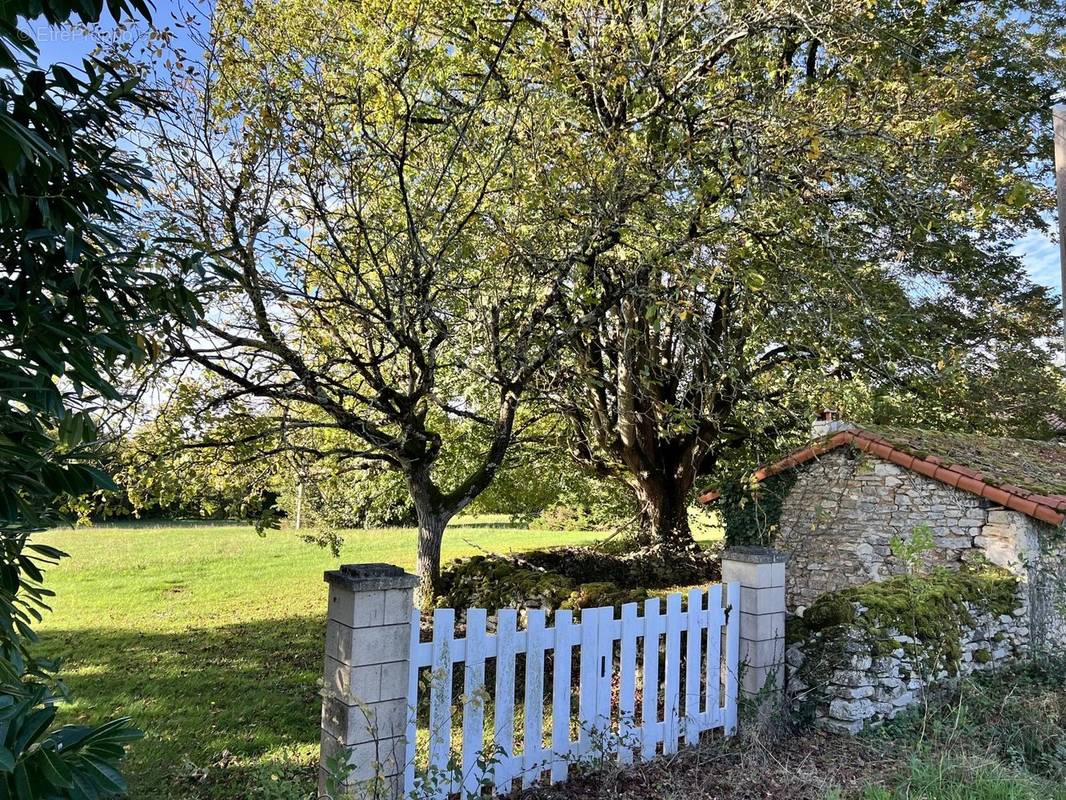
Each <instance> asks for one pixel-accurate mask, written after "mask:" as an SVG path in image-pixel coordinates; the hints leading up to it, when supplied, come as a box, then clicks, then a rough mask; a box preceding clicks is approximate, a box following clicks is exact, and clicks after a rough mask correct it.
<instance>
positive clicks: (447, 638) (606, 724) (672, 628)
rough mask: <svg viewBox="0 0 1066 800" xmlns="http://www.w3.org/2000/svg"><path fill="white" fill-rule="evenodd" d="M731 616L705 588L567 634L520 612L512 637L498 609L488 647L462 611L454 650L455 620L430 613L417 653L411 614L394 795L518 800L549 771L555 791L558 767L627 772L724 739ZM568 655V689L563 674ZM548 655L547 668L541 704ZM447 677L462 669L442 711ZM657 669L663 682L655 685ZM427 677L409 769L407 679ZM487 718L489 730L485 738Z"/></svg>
mask: <svg viewBox="0 0 1066 800" xmlns="http://www.w3.org/2000/svg"><path fill="white" fill-rule="evenodd" d="M723 600H724V602H723ZM739 608H740V586H739V584H736V583H729V584H725V585H724V586H723V585H721V584H714V585H712V586H709V587H707V588H706V589H693V590H692V591H690V592H689V593H688V596H687V602H684V599H683V597H682V595H680V594H672V595H669V596H668V597H667V598H666V604H665V613H661V612H660V601H659V600H658V599H650V600H647V601H645V603H644V613H643V615H641V614H639V613H638V612H639V606H638V604H637V603H628V604H626V605H624V606H622V609H621V617H620V618H616V617H615V609H614V608H613V607H605V608H592V609H584V610H583V611H581V612H580V622H575V621H574V618H573V612H571V611H565V610H564V611H556V612H555V619H554V625H553V626H552V627H546V625H545V614H544V611H543V610H540V609H530V610H528V611H527V612H526V615H525V616H526V619H525V627H524V628H523V629H519V628H518V612H517V611H516V610H515V609H501V610H500V611H499V612H498V614H497V617H496V630H495V633H491V634H490V633H487V632H486V623H487V621H488V618H487V614H486V612H485V610H484V609H479V608H472V609H469V610H468V611H467V612H466V636H465V638H461V639H458V638H455V610H454V609H450V608H445V609H437V610H436V611H435V612H434V614H433V640H432V641H430V642H421V641H419V639H420V636H419V622H420V618H419V613H418V611H417V610H416V611H415V612H414V613H413V614H412V616H411V674H410V681H409V684H408V705H409V708H410V711H409V715H408V720H407V736H406V742H407V753H406V771H405V775H404V794H405V795H410V794H412V793H413V794H416V795H418V796H420V797H428V798H443V797H446V796H447V795H448V794H450V793H454V792H457V791H462V794H463V795H464V796H466V797H469V796H471V795H478V794H481V791H482V787H483V785H484V783H485V782H491V784H492V787H493V789H494V791H495V792H496V793H498V794H506V793H508V792H510V791H511V790H512V788H513V787H514V782H515V781H520V782H521V785H522V786H523V787H528V786H530V785H532V784H533V783H534V782H535V781H537V780H539V779H540V778H542V777H543V776H544V774H545V773H549V772H550V776H551V780H552V781H553V782H556V781H561V780H565V779H566V776H567V772H568V769H569V766H570V764H572V763H574V762H575V761H580V760H582V759H590V758H604V757H608V756H610V757H615V758H618V759H619V760H620V761H621V762H623V763H629V762H631V761H632V760H633V759H634V758H650V757H651V756H654V755H655V754H656V753H658V752H659V748H660V745H661V748H662V752H663V753H673V752H676V751H677V748H678V745H679V742H680V741H681V740H682V739H684V741H685V742H686V743H688V744H694V743H695V742H696V741H698V739H699V736H700V734H701V733H702V732H704V731H706V730H710V729H712V728H723V729H724V732H725V733H726V734H727V735H728V734H731V733H733V732H734V731H735V729H736V722H737V690H738V681H737V672H738V648H739V624H740V613H739ZM664 639H665V645H664V642H663V640H664ZM683 639H684V646H682V640H683ZM616 644H617V646H616ZM575 649H577V650H578V651H579V661H578V663H579V668H578V675H577V676H574V675H572V671H573V668H572V665H573V660H574V654H573V651H574V650H575ZM549 651H550V652H552V653H553V655H554V658H553V659H552V666H551V684H552V685H551V687H550V695H549V696H547V697H546V696H545V677H546V669H545V666H546V665H545V655H546V654H547V653H548V652H549ZM638 651H639V653H640V658H639V665H638ZM521 654H524V655H523V658H522V661H523V664H524V675H525V686H524V694H523V695H522V698H523V700H524V702H523V707H522V711H523V720H522V736H521V741H522V747H521V749H520V750H516V747H515V744H516V742H515V739H516V736H515V724H514V723H515V689H516V687H515V680H516V665H517V663H518V662H519V655H521ZM661 659H662V663H660V660H661ZM491 661H494V662H495V686H494V687H492V688H490V687H487V686H486V685H485V684H486V679H485V676H486V662H491ZM458 664H462V665H464V666H463V691H462V696H461V698H453V669H454V668H455V666H456V665H458ZM427 668H428V669H427ZM660 668H662V669H663V670H664V673H665V674H664V675H663V678H664V680H662V681H660ZM426 672H428V673H429V675H430V679H429V681H428V692H429V719H428V729H426V730H424V731H423V741H425V740H426V738H427V737H428V763H424V764H423V765H422V766H421V767H419V765H418V764H417V761H416V754H417V747H418V744H417V743H418V733H419V730H418V727H419V726H418V714H417V709H418V707H419V700H420V693H422V694H424V693H425V691H426V689H427V686H425V685H423V684H424V683H425V682H424V681H423V682H420V681H419V676H420V675H425V674H426ZM575 677H576V678H577V681H576V687H575V685H574V683H575V682H574V678H575ZM660 686H661V691H660ZM575 695H576V698H577V713H576V717H575V715H574V714H573V713H572V700H573V698H574V697H575ZM459 699H462V712H461V713H462V720H461V722H462V729H461V739H462V741H461V742H460V743H457V745H458V746H457V747H456V748H455V750H456V751H458V753H460V754H461V755H459V756H458V757H457V758H453V745H452V728H453V722H454V723H455V724H456V725H458V720H453V713H454V709H453V702H454V701H457V700H459ZM638 699H639V703H638ZM487 711H491V715H490V719H491V722H492V724H491V728H490V729H489V730H488V731H486V725H485V723H486V712H487ZM546 712H547V713H546ZM546 716H547V717H548V719H547V725H548V727H549V728H550V730H549V731H548V734H549V736H548V742H547V743H546V742H545V730H544V729H545V717H546ZM575 723H576V724H575ZM575 729H576V733H577V738H576V740H574V738H573V735H572V734H573V732H574V731H575ZM486 739H488V741H486ZM424 761H426V760H424Z"/></svg>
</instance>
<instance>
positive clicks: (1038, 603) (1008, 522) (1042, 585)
mask: <svg viewBox="0 0 1066 800" xmlns="http://www.w3.org/2000/svg"><path fill="white" fill-rule="evenodd" d="M974 546H975V547H976V548H979V550H980V552H981V554H982V556H983V557H984V558H985V559H987V560H988V561H989V562H991V563H993V564H995V565H997V566H1000V567H1003V568H1004V569H1007V570H1010V571H1011V572H1013V573H1015V574H1016V575H1018V576H1019V577H1021V579H1022V581H1023V583H1024V584H1025V588H1026V592H1027V598H1026V600H1027V603H1028V607H1029V626H1030V627H1031V628H1032V641H1033V646H1034V648H1036V649H1040V650H1059V651H1062V650H1066V534H1064V532H1063V531H1062V530H1061V529H1058V530H1057V529H1055V528H1052V527H1051V526H1050V525H1047V524H1046V523H1043V522H1040V521H1039V520H1035V519H1033V518H1032V517H1027V516H1026V515H1025V514H1019V513H1018V512H1016V511H1008V510H1006V509H1002V508H993V509H990V510H989V511H988V520H987V522H986V524H985V526H984V527H983V528H982V530H981V532H980V534H978V535H977V536H975V537H974Z"/></svg>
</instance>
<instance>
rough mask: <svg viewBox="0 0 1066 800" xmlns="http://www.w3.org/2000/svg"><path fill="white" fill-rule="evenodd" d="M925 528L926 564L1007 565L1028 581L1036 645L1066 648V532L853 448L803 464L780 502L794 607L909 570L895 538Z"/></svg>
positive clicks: (779, 540)
mask: <svg viewBox="0 0 1066 800" xmlns="http://www.w3.org/2000/svg"><path fill="white" fill-rule="evenodd" d="M923 526H924V527H928V529H929V532H930V533H931V534H932V537H933V543H934V547H933V548H932V549H931V550H930V551H928V552H927V553H925V554H923V556H922V560H923V561H924V562H925V566H926V567H932V566H948V567H953V568H957V567H959V566H960V565H962V564H965V563H972V562H975V561H980V560H981V559H986V560H987V561H989V562H991V563H993V564H996V565H997V566H1001V567H1004V568H1005V569H1007V570H1010V571H1011V572H1013V573H1014V574H1015V575H1018V576H1019V577H1020V578H1021V579H1022V580H1023V581H1024V582H1025V583H1026V585H1027V589H1028V593H1029V597H1028V607H1029V608H1030V609H1031V613H1032V619H1031V620H1029V623H1030V627H1031V628H1032V631H1033V646H1034V647H1036V648H1040V649H1050V650H1061V649H1064V648H1066V532H1064V531H1063V530H1062V529H1061V528H1054V527H1053V526H1051V525H1048V524H1046V523H1044V522H1040V521H1038V520H1035V519H1033V518H1031V517H1028V516H1026V515H1025V514H1021V513H1019V512H1017V511H1009V510H1007V509H1004V508H1001V507H999V506H995V505H993V504H991V503H990V502H989V501H988V500H986V499H984V498H981V497H977V496H976V495H973V494H970V493H969V492H963V491H960V490H958V489H953V488H952V487H950V486H948V485H947V484H944V483H941V482H940V481H934V480H932V479H930V478H926V477H925V476H923V475H919V474H918V473H916V472H912V471H910V470H907V469H903V468H902V467H900V466H898V465H896V464H893V463H892V462H889V461H884V460H882V459H879V458H877V457H876V456H871V455H867V454H866V453H862V452H860V451H858V450H854V449H852V448H850V447H842V448H838V449H837V450H833V451H831V452H830V453H827V454H825V455H824V456H822V457H821V458H819V459H817V460H816V461H813V462H811V463H810V464H807V465H804V466H803V467H801V468H800V469H799V471H798V474H797V479H796V482H795V485H794V486H793V488H792V491H791V492H790V493H789V496H788V497H787V498H786V499H785V502H784V504H783V506H782V509H781V518H780V520H779V523H778V527H777V531H776V533H775V536H774V540H773V545H774V547H776V548H777V549H778V550H782V551H784V552H785V553H787V554H788V555H789V569H788V575H787V579H786V584H785V591H786V598H787V602H788V607H789V610H790V611H794V612H802V610H803V609H804V608H805V607H806V606H809V605H810V604H811V603H812V602H813V601H814V600H815V599H816V598H817V597H819V596H820V595H822V594H824V593H826V592H830V591H836V590H838V589H843V588H846V587H849V586H861V585H862V584H864V583H869V582H870V581H879V580H884V579H885V578H888V577H890V576H892V575H897V574H901V573H903V572H905V571H906V569H907V567H906V565H905V564H903V563H902V562H901V561H900V560H899V559H898V558H896V557H895V556H893V555H892V552H891V547H890V542H891V541H892V540H893V538H895V537H898V538H899V539H901V540H903V541H908V540H910V539H911V538H912V537H913V535H914V532H915V530H916V529H918V528H920V527H923Z"/></svg>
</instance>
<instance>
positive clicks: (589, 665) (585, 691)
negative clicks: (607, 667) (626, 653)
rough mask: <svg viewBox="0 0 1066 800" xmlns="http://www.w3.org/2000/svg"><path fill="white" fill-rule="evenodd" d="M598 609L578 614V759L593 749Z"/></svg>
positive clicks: (597, 653)
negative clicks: (579, 644) (579, 618)
mask: <svg viewBox="0 0 1066 800" xmlns="http://www.w3.org/2000/svg"><path fill="white" fill-rule="evenodd" d="M597 611H598V609H595V608H584V609H582V610H581V622H580V624H579V627H580V629H581V664H580V674H579V676H578V677H579V681H580V683H579V685H578V691H579V692H580V695H579V697H578V705H577V722H578V733H577V752H578V755H579V756H583V755H585V754H586V753H587V752H589V750H591V749H592V743H593V738H594V736H595V730H594V728H595V725H596V701H597V697H598V691H599V686H598V680H597V677H598V675H599V662H600V659H599V648H598V647H597V644H598V638H599V627H598V625H597V624H596V622H597V617H598V614H597Z"/></svg>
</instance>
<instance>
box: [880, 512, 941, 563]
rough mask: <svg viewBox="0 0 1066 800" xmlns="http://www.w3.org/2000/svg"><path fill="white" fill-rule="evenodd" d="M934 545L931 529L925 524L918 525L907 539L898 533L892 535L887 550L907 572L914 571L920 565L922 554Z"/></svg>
mask: <svg viewBox="0 0 1066 800" xmlns="http://www.w3.org/2000/svg"><path fill="white" fill-rule="evenodd" d="M935 547H936V541H935V540H934V538H933V529H932V528H931V527H929V525H927V524H922V525H918V526H917V527H915V529H914V530H913V531H911V535H910V538H909V539H906V540H905V539H903V538H902V537H901V536H899V534H895V535H893V537H892V538H891V539H890V540H889V542H888V548H889V551H890V552H891V553H892V555H893V556H895V557H896V558H897V559H899V561H900V563H902V564H903V565H904V566H905V567H906V569H907V571H908V572H916V571H917V570H918V568H919V567H920V566H921V563H922V558H923V556H924V555H925V554H926V553H928V552H929V551H931V550H933V549H934V548H935Z"/></svg>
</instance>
